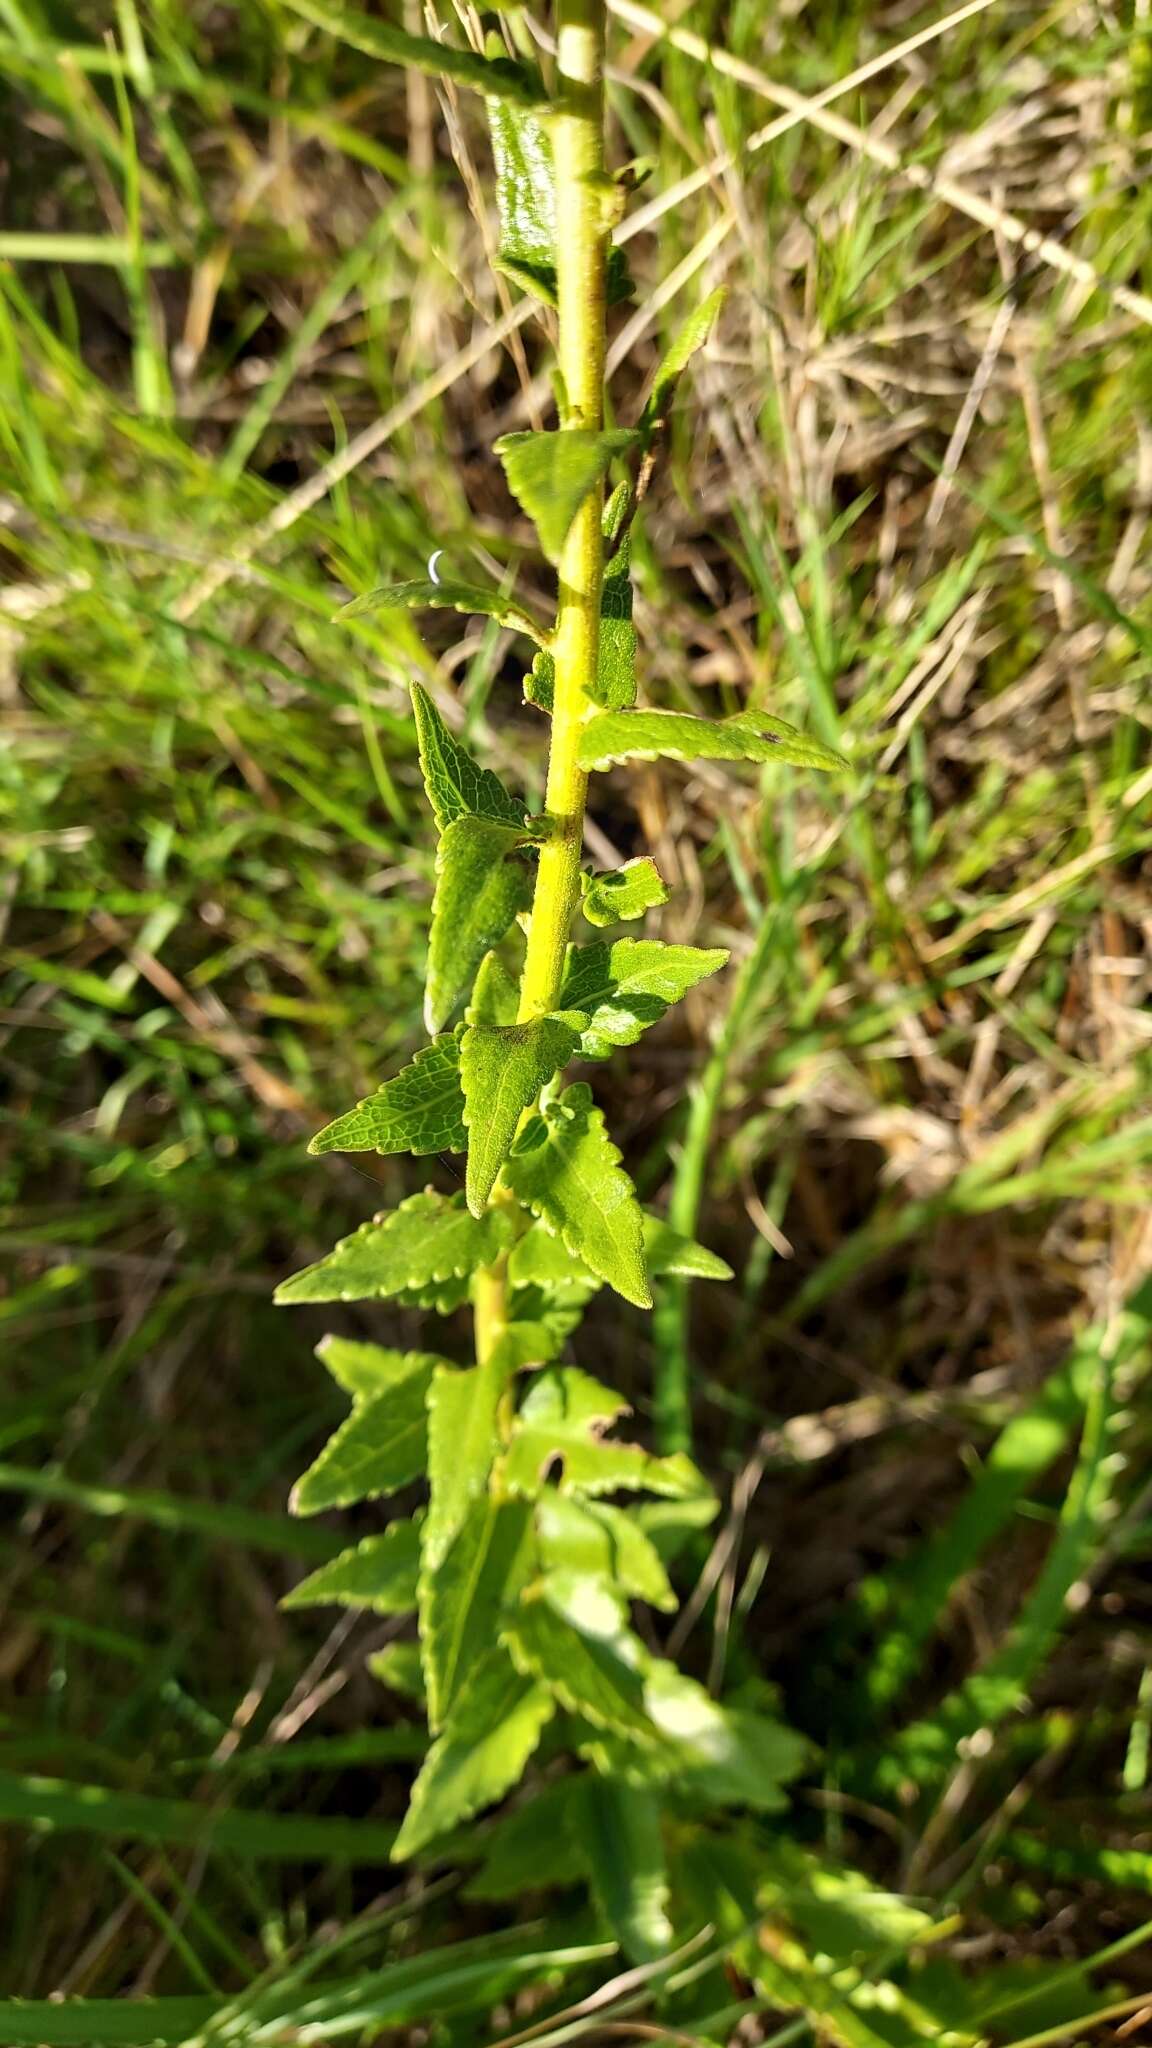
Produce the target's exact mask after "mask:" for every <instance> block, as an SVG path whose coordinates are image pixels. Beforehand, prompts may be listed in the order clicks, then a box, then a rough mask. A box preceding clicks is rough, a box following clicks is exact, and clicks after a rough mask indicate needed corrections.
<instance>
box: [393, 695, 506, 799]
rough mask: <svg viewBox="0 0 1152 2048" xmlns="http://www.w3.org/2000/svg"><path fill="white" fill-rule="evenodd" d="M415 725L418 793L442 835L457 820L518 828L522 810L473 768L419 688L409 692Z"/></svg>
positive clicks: (487, 772)
mask: <svg viewBox="0 0 1152 2048" xmlns="http://www.w3.org/2000/svg"><path fill="white" fill-rule="evenodd" d="M410 688H411V696H412V710H413V713H414V715H415V719H416V742H417V745H418V746H419V749H420V769H421V773H422V774H423V777H424V787H425V789H426V790H427V792H428V801H429V803H430V804H431V806H432V815H433V817H434V818H435V820H436V829H437V831H439V832H443V831H444V829H445V827H446V826H448V825H451V824H452V823H453V822H454V820H455V819H457V818H466V817H477V818H492V819H494V820H495V821H496V823H497V824H501V825H517V826H520V825H523V823H524V810H525V806H524V805H523V804H522V803H518V802H517V800H516V798H515V797H512V796H509V794H508V791H507V790H506V789H505V787H504V784H503V783H502V782H501V780H500V778H499V776H498V775H494V774H493V773H492V770H491V769H490V768H479V767H477V765H476V762H475V761H474V760H473V759H472V756H471V755H470V754H469V753H467V752H466V751H465V749H464V748H463V747H462V746H461V745H460V742H459V740H458V739H456V738H455V737H454V736H453V734H452V733H450V732H449V730H448V727H447V726H446V725H445V723H444V720H443V719H442V718H441V716H440V713H439V712H438V710H437V709H436V706H435V704H434V703H433V701H432V699H431V697H430V696H429V695H428V692H427V690H426V689H425V688H424V687H423V685H422V684H421V683H413V684H411V686H410Z"/></svg>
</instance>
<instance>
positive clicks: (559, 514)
mask: <svg viewBox="0 0 1152 2048" xmlns="http://www.w3.org/2000/svg"><path fill="white" fill-rule="evenodd" d="M638 438H639V437H638V436H637V434H636V433H635V432H634V431H633V430H631V429H626V428H613V429H610V430H608V431H606V432H601V433H598V432H596V431H595V430H594V429H593V428H591V427H564V428H561V429H560V430H559V431H558V432H555V433H538V434H504V435H502V436H501V438H500V440H499V441H497V442H496V444H495V448H496V453H497V455H499V457H500V459H501V461H502V462H503V464H504V470H505V474H506V476H507V478H508V485H509V489H510V490H511V492H512V495H513V497H514V498H516V499H517V501H518V502H519V503H520V504H521V505H522V506H523V507H524V510H525V512H527V514H528V517H529V518H530V519H531V520H532V522H533V524H534V526H535V527H536V531H537V533H538V534H539V536H540V545H541V547H542V548H543V550H544V553H545V554H546V555H547V557H548V559H549V561H550V562H558V561H559V559H560V553H561V550H562V548H563V546H564V542H565V539H566V538H567V534H568V529H569V527H570V526H571V524H572V521H573V520H574V519H575V517H576V514H577V512H578V511H579V510H580V507H581V505H582V504H583V503H584V500H585V498H586V497H587V496H588V493H589V492H590V491H592V490H594V489H595V487H596V485H597V484H598V483H599V482H600V480H601V478H602V477H603V476H604V474H605V472H606V471H607V469H608V465H609V463H610V462H611V461H612V460H613V458H614V457H615V456H617V455H623V454H625V453H626V452H627V450H628V449H630V448H633V447H635V445H636V443H637V440H638Z"/></svg>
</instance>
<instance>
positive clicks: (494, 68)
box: [288, 0, 548, 106]
mask: <svg viewBox="0 0 1152 2048" xmlns="http://www.w3.org/2000/svg"><path fill="white" fill-rule="evenodd" d="M288 5H289V6H290V7H291V9H292V12H293V13H294V14H299V15H302V16H303V18H304V20H305V21H310V22H311V23H312V24H313V26H314V27H315V28H322V29H324V30H325V31H326V32H327V34H328V35H332V36H335V37H336V38H337V40H338V41H339V42H342V43H349V44H351V46H352V48H353V49H354V50H363V51H364V52H365V54H366V55H367V56H369V57H377V58H379V59H380V60H381V61H382V62H383V63H385V64H402V65H403V66H404V67H405V69H406V70H415V71H426V72H428V73H429V74H430V76H431V77H433V78H452V79H455V81H456V83H457V85H468V86H471V87H472V88H473V90H474V91H476V92H482V93H485V94H488V95H489V96H491V97H493V98H496V99H500V100H505V99H507V100H512V101H515V102H519V103H520V104H522V105H527V106H531V105H532V104H534V103H540V102H543V101H545V100H546V99H547V97H548V95H547V93H546V92H545V89H544V84H543V80H542V79H541V78H540V76H539V74H538V73H536V72H534V71H532V70H530V69H529V67H528V66H527V65H525V64H518V63H514V62H513V61H512V60H511V59H510V58H508V57H480V56H477V54H476V52H475V51H474V50H460V49H456V48H454V47H453V45H452V44H450V43H440V42H436V41H434V40H433V38H432V37H431V36H412V35H408V34H406V33H405V31H404V30H403V29H398V28H393V27H392V26H391V24H390V23H389V22H385V21H378V20H377V18H376V16H375V15H372V14H362V13H361V12H360V10H359V9H358V8H354V7H337V6H333V5H330V4H329V0H288Z"/></svg>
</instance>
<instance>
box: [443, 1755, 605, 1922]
mask: <svg viewBox="0 0 1152 2048" xmlns="http://www.w3.org/2000/svg"><path fill="white" fill-rule="evenodd" d="M578 1784H579V1780H578V1779H576V1778H557V1779H555V1780H554V1781H553V1782H552V1783H551V1784H547V1785H543V1786H541V1788H540V1790H539V1791H538V1792H536V1793H535V1794H534V1796H533V1797H532V1798H531V1799H526V1800H525V1801H524V1804H523V1805H522V1806H518V1807H517V1808H516V1810H515V1812H513V1813H509V1814H506V1815H504V1816H503V1817H502V1818H501V1819H499V1820H497V1821H495V1822H494V1823H493V1825H492V1826H491V1828H489V1829H486V1830H485V1834H484V1842H483V1853H484V1860H483V1862H482V1863H481V1865H480V1868H479V1869H478V1871H477V1872H476V1875H475V1877H473V1878H471V1879H470V1880H469V1882H468V1884H467V1885H466V1886H465V1887H464V1897H465V1898H466V1899H485V1900H491V1901H493V1902H495V1901H499V1900H504V1899H516V1900H519V1899H520V1897H521V1895H522V1894H523V1893H525V1892H534V1891H542V1890H544V1889H545V1888H546V1887H547V1886H551V1885H570V1884H576V1883H577V1882H578V1881H579V1879H580V1878H582V1877H584V1876H586V1874H587V1868H588V1865H587V1859H586V1857H585V1855H584V1852H583V1847H582V1845H581V1843H580V1839H579V1836H578V1833H577V1831H576V1829H575V1828H574V1827H572V1826H571V1825H570V1821H571V1815H572V1807H573V1795H574V1794H575V1792H576V1790H577V1786H578Z"/></svg>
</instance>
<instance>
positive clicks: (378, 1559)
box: [280, 1521, 420, 1614]
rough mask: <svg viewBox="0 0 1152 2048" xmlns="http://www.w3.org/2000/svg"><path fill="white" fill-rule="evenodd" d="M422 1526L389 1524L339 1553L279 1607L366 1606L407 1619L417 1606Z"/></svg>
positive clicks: (401, 1523)
mask: <svg viewBox="0 0 1152 2048" xmlns="http://www.w3.org/2000/svg"><path fill="white" fill-rule="evenodd" d="M419 1570H420V1524H419V1522H416V1521H399V1522H390V1523H389V1524H388V1527H387V1528H386V1529H385V1530H383V1531H382V1532H381V1534H380V1535H379V1536H366V1537H365V1538H364V1541H363V1542H362V1543H357V1544H356V1545H355V1546H354V1547H353V1548H352V1549H351V1550H342V1551H341V1552H340V1555H339V1557H334V1558H333V1559H332V1561H331V1563H330V1564H323V1565H321V1567H320V1569H319V1571H316V1572H312V1573H311V1574H310V1575H309V1577H308V1578H306V1579H302V1580H301V1582H300V1584H299V1585H298V1586H293V1588H292V1591H291V1592H290V1593H286V1594H285V1595H284V1598H283V1600H281V1602H280V1605H281V1607H324V1606H329V1605H330V1606H333V1607H366V1608H367V1609H368V1610H369V1611H370V1612H371V1613H372V1614H407V1613H408V1612H409V1611H410V1610H411V1609H412V1608H414V1607H415V1605H416V1580H417V1574H418V1573H419Z"/></svg>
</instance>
